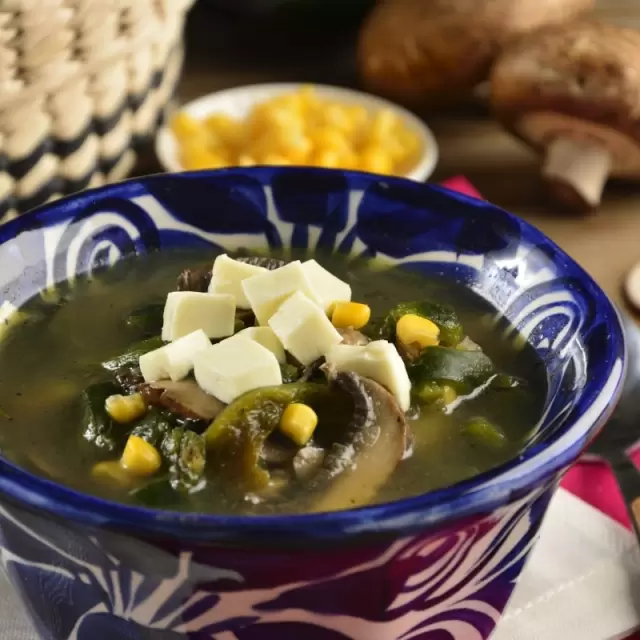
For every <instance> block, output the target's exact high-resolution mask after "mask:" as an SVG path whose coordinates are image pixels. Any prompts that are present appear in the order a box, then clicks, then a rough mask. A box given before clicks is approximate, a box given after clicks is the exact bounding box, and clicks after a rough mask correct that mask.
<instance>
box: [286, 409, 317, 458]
mask: <svg viewBox="0 0 640 640" xmlns="http://www.w3.org/2000/svg"><path fill="white" fill-rule="evenodd" d="M317 425H318V415H317V414H316V412H315V411H314V410H313V409H312V408H311V407H310V406H308V405H306V404H301V403H296V402H294V403H292V404H290V405H289V406H288V407H287V408H286V409H285V410H284V412H283V414H282V417H281V418H280V431H282V433H284V434H285V435H286V436H288V437H289V438H291V440H293V441H294V442H295V443H296V444H297V445H298V446H300V447H303V446H304V445H305V444H307V442H309V440H311V436H312V435H313V432H314V431H315V428H316V426H317Z"/></svg>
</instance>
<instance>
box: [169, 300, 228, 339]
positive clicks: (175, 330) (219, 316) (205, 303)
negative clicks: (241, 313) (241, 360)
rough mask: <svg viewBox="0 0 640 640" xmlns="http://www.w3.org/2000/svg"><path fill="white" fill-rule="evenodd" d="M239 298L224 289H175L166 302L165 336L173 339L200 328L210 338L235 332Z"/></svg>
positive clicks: (224, 336) (223, 336)
mask: <svg viewBox="0 0 640 640" xmlns="http://www.w3.org/2000/svg"><path fill="white" fill-rule="evenodd" d="M235 318H236V302H235V298H234V297H233V296H232V295H229V294H223V293H216V294H211V293H200V292H196V291H172V292H171V293H170V294H169V295H168V296H167V302H166V304H165V306H164V318H163V324H162V339H163V340H165V341H166V342H172V341H173V340H177V339H178V338H182V337H183V336H186V335H188V334H190V333H193V332H194V331H197V330H198V329H202V331H204V332H205V334H206V335H207V336H208V337H209V338H226V337H227V336H230V335H233V328H234V325H235Z"/></svg>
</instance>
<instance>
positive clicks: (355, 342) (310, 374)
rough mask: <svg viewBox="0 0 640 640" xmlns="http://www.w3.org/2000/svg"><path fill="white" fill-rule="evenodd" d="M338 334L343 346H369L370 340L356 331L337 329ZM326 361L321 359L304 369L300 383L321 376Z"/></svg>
mask: <svg viewBox="0 0 640 640" xmlns="http://www.w3.org/2000/svg"><path fill="white" fill-rule="evenodd" d="M338 333H339V334H340V335H341V336H342V341H343V342H344V344H348V345H351V346H354V347H362V346H364V345H366V344H369V343H370V342H371V340H370V339H369V338H367V336H365V335H364V333H361V332H360V331H357V330H356V329H338ZM325 362H326V360H325V358H324V356H323V357H321V358H318V359H317V360H314V361H313V362H312V363H311V364H309V365H307V366H306V367H304V369H303V371H302V375H301V376H300V380H301V381H302V382H308V381H310V380H314V379H316V378H318V377H320V376H322V367H323V366H324V364H325Z"/></svg>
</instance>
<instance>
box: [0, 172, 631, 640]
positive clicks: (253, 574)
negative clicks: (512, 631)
mask: <svg viewBox="0 0 640 640" xmlns="http://www.w3.org/2000/svg"><path fill="white" fill-rule="evenodd" d="M175 247H181V248H185V247H211V248H213V249H225V250H235V249H238V248H246V249H265V248H269V247H270V248H284V249H287V248H289V247H296V248H307V249H308V250H309V251H310V252H314V251H316V250H320V249H322V250H330V251H337V252H341V253H346V254H349V255H351V256H354V257H358V256H370V257H377V258H378V259H380V260H382V261H386V262H388V263H389V264H390V265H393V266H395V267H397V268H403V269H413V270H417V271H419V272H421V273H424V274H428V275H431V276H437V277H449V278H453V279H454V280H456V281H458V282H461V283H463V284H465V285H466V286H468V287H470V288H471V289H473V290H474V291H476V292H477V293H479V294H480V295H481V296H483V297H484V298H485V299H487V300H488V301H489V302H491V303H492V304H493V306H494V307H495V308H496V309H497V313H496V317H495V323H496V326H497V328H498V329H499V330H501V331H504V334H505V337H506V338H507V339H517V334H516V332H514V327H515V328H516V329H517V330H518V331H519V332H520V333H521V334H522V335H524V336H525V337H526V338H527V339H528V341H529V342H530V343H531V344H532V345H533V347H534V348H535V349H536V350H537V352H538V354H539V355H540V357H541V359H542V360H543V362H544V363H545V367H546V370H547V376H548V381H549V393H548V397H547V399H546V406H545V412H544V415H543V417H542V419H541V421H540V423H539V425H538V428H537V430H536V431H535V433H533V434H532V441H531V445H530V446H529V447H528V448H527V449H526V450H525V451H524V452H523V453H522V455H521V456H520V458H519V459H518V460H517V461H513V462H511V463H508V464H507V465H504V466H503V467H502V468H501V469H500V470H494V471H491V472H488V473H486V474H483V475H482V476H480V477H478V478H475V479H473V480H471V481H468V482H465V483H461V484H460V485H457V486H455V487H450V488H447V489H443V490H441V491H438V492H433V493H431V494H428V495H425V496H419V497H416V498H411V499H408V500H404V501H400V502H397V503H393V504H390V505H382V506H374V507H369V508H366V509H362V510H357V511H353V512H341V513H335V514H328V515H327V514H319V515H318V516H311V517H310V518H309V519H300V518H287V517H282V518H273V519H271V520H270V521H269V522H270V523H269V524H263V523H256V522H255V520H251V519H243V518H236V519H233V518H230V519H216V518H215V517H214V516H199V515H198V516H192V517H190V518H189V519H188V524H185V520H184V517H183V515H180V514H170V513H164V514H163V515H162V517H161V518H160V517H157V516H156V515H154V514H153V513H151V512H146V511H144V510H140V509H131V508H127V507H124V506H122V505H115V504H112V503H106V502H104V501H101V500H98V499H96V498H91V497H87V496H82V495H80V494H77V493H75V492H73V491H72V490H70V489H67V488H64V487H55V486H51V485H49V484H47V483H46V482H44V481H42V480H40V479H38V478H35V477H34V476H31V475H30V474H29V473H27V472H25V471H22V470H19V469H17V468H15V467H13V466H12V465H10V464H8V463H7V462H6V461H4V460H2V459H1V458H0V555H1V558H2V561H3V564H4V566H5V567H6V569H7V570H8V572H9V575H10V576H11V578H12V580H13V582H14V583H15V584H16V586H17V588H18V589H19V591H20V593H21V595H22V598H23V599H24V600H25V602H26V604H27V606H28V609H29V611H30V614H31V616H32V618H33V620H34V623H35V624H36V626H37V629H38V632H39V634H40V636H41V637H42V638H46V639H50V640H102V639H103V638H104V639H105V640H106V639H107V638H109V639H110V638H115V637H118V638H132V639H133V638H135V639H148V640H155V639H158V640H173V639H174V638H176V639H177V638H194V639H197V640H200V639H201V638H202V639H203V640H204V638H207V639H211V638H215V640H264V639H271V638H273V639H278V640H282V639H283V640H287V639H288V638H292V639H293V638H295V639H297V638H300V637H304V638H305V639H306V640H315V639H317V640H336V639H344V638H349V639H352V640H353V639H355V640H376V639H377V638H385V639H386V638H398V639H402V640H405V639H406V640H409V639H413V638H420V639H425V640H444V639H447V640H486V638H488V637H489V635H490V633H491V631H492V630H493V628H494V627H495V624H496V623H497V621H498V619H499V616H500V614H501V611H502V610H503V608H504V606H505V603H506V601H507V599H508V597H509V595H510V593H511V591H512V590H513V586H514V583H515V580H516V578H517V576H518V574H519V573H520V571H521V568H522V565H523V562H524V560H525V558H526V557H527V555H528V553H529V551H530V549H531V547H532V545H533V544H534V542H535V539H536V536H537V532H538V528H539V525H540V522H541V519H542V516H543V514H544V512H545V509H546V507H547V504H548V501H549V499H550V497H551V495H552V493H553V490H554V488H555V484H556V483H557V481H558V479H559V477H560V476H561V474H562V473H563V471H564V470H565V469H566V467H567V466H568V465H569V464H571V462H572V461H573V460H575V458H576V457H577V455H578V454H579V453H580V451H581V450H582V448H583V447H584V446H585V443H586V442H587V440H588V439H589V438H590V437H591V436H592V435H593V433H594V431H595V430H597V429H598V428H599V427H600V426H601V425H602V424H603V422H604V420H605V419H606V417H607V415H608V413H609V412H610V411H611V407H612V405H613V404H614V400H615V397H616V395H617V394H618V392H619V389H620V386H621V380H622V374H623V368H624V367H623V359H624V347H623V343H622V332H621V328H620V324H619V320H618V318H617V315H616V312H615V310H614V309H613V307H612V305H611V304H610V302H609V301H608V300H607V298H606V297H605V296H604V294H603V293H602V292H601V291H600V290H599V289H598V287H597V286H596V285H595V283H594V282H593V281H592V280H591V279H590V278H589V277H588V276H587V275H586V274H585V273H584V272H583V271H582V270H581V269H580V267H579V266H578V265H576V264H575V263H573V262H572V261H571V260H570V259H569V258H568V257H567V256H565V255H564V254H563V253H562V252H561V251H560V250H559V249H558V248H557V247H555V245H553V243H551V242H550V241H549V240H548V239H547V238H545V237H544V236H543V235H542V234H541V233H540V232H538V231H536V230H535V229H533V228H531V227H530V226H528V225H527V224H526V223H524V222H523V221H521V220H519V219H518V218H515V217H514V216H511V215H510V214H508V213H506V212H504V211H501V210H499V209H497V208H496V207H493V206H491V205H489V204H488V203H484V202H479V201H476V200H473V199H470V198H467V197H465V196H462V195H459V194H454V193H451V192H448V191H447V190H445V189H441V188H437V187H429V186H425V185H421V184H417V183H411V182H407V181H402V180H394V179H390V178H389V179H386V178H385V179H380V178H377V177H375V176H370V175H365V174H358V173H352V172H340V171H326V170H319V169H290V168H273V169H271V168H257V169H248V170H222V171H216V172H202V173H193V174H182V175H173V176H156V177H151V178H146V179H143V180H137V181H129V182H125V183H122V184H119V185H114V186H110V187H106V188H103V189H98V190H95V191H89V192H85V193H82V194H79V195H77V196H74V197H73V198H70V199H68V200H62V201H58V202H56V203H54V204H52V205H48V206H46V207H44V208H41V209H39V210H36V211H35V212H33V213H31V214H29V215H26V216H23V217H21V218H18V219H16V220H14V221H12V222H10V223H8V224H6V225H3V226H0V264H2V269H0V320H7V319H8V318H9V317H10V314H11V313H12V312H13V310H15V308H17V307H19V306H20V305H21V304H22V303H23V302H24V301H26V300H27V299H28V298H30V297H31V296H33V295H35V294H37V293H38V292H40V291H41V290H43V289H45V288H48V287H54V286H55V285H56V284H57V283H60V282H62V281H65V280H67V279H70V278H73V277H75V276H76V275H78V274H83V273H89V274H91V273H92V272H93V271H94V270H95V269H97V268H101V267H104V266H105V265H112V264H114V263H115V262H117V261H118V260H120V259H121V258H123V257H125V256H130V255H134V254H144V253H147V252H149V251H155V250H157V249H163V250H164V249H171V248H175ZM21 505H23V506H21ZM115 531H121V532H122V533H118V534H116V533H115ZM380 534H383V535H382V538H381V537H380ZM265 536H266V537H267V538H269V539H268V540H267V542H274V541H276V540H277V542H278V544H279V545H280V546H279V550H273V551H270V552H264V551H259V550H258V549H259V547H260V544H261V543H262V542H264V538H265ZM372 536H373V537H372ZM381 539H382V540H385V542H381ZM345 540H347V541H348V542H355V543H354V544H344V541H345ZM327 541H330V542H331V544H329V545H326V544H321V543H326V542H327ZM258 542H259V543H260V544H257V543H258ZM300 544H302V545H303V546H304V548H305V549H306V550H305V551H304V555H301V554H302V552H301V551H299V550H298V549H296V548H295V547H296V546H299V545H300Z"/></svg>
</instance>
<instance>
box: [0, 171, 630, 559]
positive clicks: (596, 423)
mask: <svg viewBox="0 0 640 640" xmlns="http://www.w3.org/2000/svg"><path fill="white" fill-rule="evenodd" d="M264 171H265V169H264V168H260V167H250V168H229V169H220V170H205V171H197V172H185V173H181V174H178V175H180V176H182V177H187V178H190V179H195V180H197V179H199V178H201V177H207V176H210V175H216V176H219V175H223V174H231V175H234V174H236V175H237V174H240V175H242V174H245V175H246V174H256V175H257V176H264V173H263V172H264ZM269 171H270V172H271V173H273V172H274V169H269ZM275 171H276V172H277V173H290V172H295V173H301V172H313V173H331V174H336V173H337V174H341V175H346V176H352V177H353V178H355V179H359V180H360V181H361V180H362V179H363V178H364V179H365V180H380V179H383V180H384V182H385V183H394V184H397V185H399V186H402V185H404V186H405V187H406V188H410V189H413V190H415V189H419V190H423V191H425V193H428V192H429V191H433V192H436V193H439V194H440V195H445V196H446V197H448V198H452V199H454V200H457V201H458V202H461V203H463V204H464V203H467V204H474V206H478V200H477V199H475V198H471V197H469V196H465V195H462V194H459V193H457V192H454V191H451V190H449V189H447V188H445V187H439V186H433V185H428V184H420V183H417V182H412V181H410V180H407V179H404V178H388V177H387V176H376V175H373V174H366V173H362V172H353V171H345V170H335V169H323V168H300V167H278V168H277V169H275ZM175 175H176V174H171V175H169V176H167V174H158V175H154V176H147V177H143V178H136V179H132V180H127V181H123V182H119V183H116V184H111V185H106V186H102V187H98V188H95V189H91V190H87V191H83V192H80V193H78V194H75V195H72V196H68V197H66V198H63V199H60V200H57V201H55V202H53V203H49V204H46V205H43V206H42V207H39V208H38V209H35V210H33V211H32V212H30V213H28V214H24V215H22V216H20V217H19V218H16V219H14V220H11V221H9V222H8V223H6V224H5V225H2V227H0V244H4V243H5V242H7V241H10V240H11V239H13V238H15V237H17V236H18V235H20V234H21V233H22V232H28V231H29V230H30V229H31V228H33V222H32V219H34V217H35V215H36V214H37V216H38V219H39V223H40V224H41V226H45V227H46V226H49V225H56V224H58V223H60V222H64V221H65V220H66V218H67V217H68V215H71V214H73V213H77V211H78V209H80V208H82V207H83V206H85V205H88V204H91V205H95V204H96V203H97V202H99V201H100V200H101V199H103V198H107V197H114V196H116V197H123V198H127V197H129V196H132V195H139V193H140V190H141V189H144V187H145V185H146V184H147V183H149V182H155V181H162V180H163V179H165V178H166V177H175ZM270 175H271V174H270ZM482 204H483V207H485V206H486V209H487V211H498V212H500V213H501V215H504V214H505V213H506V214H507V215H508V216H510V217H511V218H513V219H514V221H516V222H517V224H519V225H520V226H521V227H522V228H524V229H526V231H527V234H528V235H529V237H530V238H533V239H535V242H536V245H542V246H543V247H544V249H545V250H546V251H547V252H549V251H550V252H551V254H552V255H554V257H557V258H559V259H560V262H561V270H564V269H566V267H567V266H568V265H569V266H570V267H571V268H572V269H574V270H575V271H576V272H577V273H578V274H579V276H580V278H581V279H582V280H583V281H584V282H585V283H586V284H587V285H589V289H590V290H591V292H592V293H591V295H592V297H593V301H594V302H596V303H597V304H599V305H600V309H601V311H602V310H603V311H605V312H606V316H607V323H608V325H609V329H610V330H611V333H610V335H609V340H608V353H607V355H608V356H612V357H613V359H615V365H613V366H612V368H611V371H609V372H608V378H607V379H606V380H603V385H602V387H601V388H600V391H599V393H598V394H597V397H595V398H594V399H592V400H591V402H590V404H589V405H588V406H587V407H585V409H584V411H583V412H582V413H581V414H579V415H578V416H575V417H573V416H571V421H570V420H569V419H565V421H564V422H563V424H565V425H567V426H566V430H565V432H564V433H561V434H560V435H558V434H555V435H554V437H552V438H550V440H549V441H548V442H544V443H542V444H541V445H536V446H533V447H529V448H528V449H527V450H525V451H524V452H523V453H522V454H520V455H519V456H517V457H516V458H513V459H511V460H509V461H507V462H506V463H504V464H502V465H500V466H498V467H495V468H493V469H491V470H489V471H486V472H484V473H482V474H479V475H477V476H474V477H472V478H470V479H468V480H465V481H462V482H459V483H456V484H454V485H451V486H448V487H444V488H442V489H439V490H436V491H431V492H428V493H424V494H420V495H418V496H413V497H409V498H404V499H402V500H397V501H394V502H390V503H383V504H376V505H368V506H363V507H359V508H357V509H349V510H344V511H335V512H329V513H312V514H291V515H270V516H226V515H214V514H201V513H186V512H176V511H168V510H154V509H149V508H144V507H137V506H131V505H127V504H123V503H118V502H114V501H110V500H106V499H103V498H99V497H96V496H92V495H90V494H84V493H81V492H79V491H76V490H75V489H72V488H71V487H68V486H65V485H62V484H58V483H56V482H54V481H52V480H48V479H46V478H44V477H40V476H37V475H35V474H33V473H31V472H29V471H27V470H26V469H22V468H20V467H19V466H17V465H16V464H14V463H12V462H10V461H9V460H7V459H5V458H3V457H1V456H0V494H4V496H7V497H8V498H9V499H10V501H12V502H14V503H16V502H17V503H18V504H21V505H23V506H28V507H30V508H32V509H36V510H44V511H46V512H47V513H48V514H49V515H53V516H54V517H56V516H57V517H58V518H62V519H63V520H72V521H75V522H79V523H82V524H84V525H89V526H92V527H96V528H109V529H112V530H121V531H125V532H128V533H130V534H133V535H141V534H145V535H147V536H150V537H157V536H162V537H166V538H169V539H173V540H176V539H177V540H182V541H189V540H191V541H200V542H207V543H220V544H234V545H237V544H240V545H242V544H245V545H246V544H250V545H251V546H252V547H255V548H259V547H264V546H267V547H268V546H273V545H276V546H287V547H290V546H292V545H296V546H300V545H302V546H310V545H311V544H314V545H315V544H317V543H332V542H333V543H335V542H337V541H339V542H341V543H344V544H348V543H349V542H353V540H354V539H360V538H362V537H371V536H379V535H382V536H389V537H398V536H405V535H408V534H411V533H415V532H418V531H423V532H424V531H425V530H429V529H430V528H431V527H432V526H434V525H438V526H443V525H445V524H447V523H450V522H451V521H454V520H455V521H459V520H462V519H464V518H467V517H471V516H476V515H479V514H486V513H488V512H491V511H493V510H495V509H497V508H499V507H502V506H505V505H506V504H508V503H510V502H512V501H513V500H515V499H517V498H518V497H521V496H523V495H526V494H528V493H530V492H531V491H537V490H539V491H542V490H544V489H546V488H549V487H551V486H554V485H555V484H556V483H557V480H558V476H559V474H560V473H562V471H564V470H565V469H566V468H567V467H568V466H569V465H570V464H572V463H573V462H574V461H575V460H576V459H577V458H578V456H579V455H580V453H581V452H582V451H583V450H584V448H585V447H586V446H587V444H588V442H589V440H590V439H591V438H592V437H593V436H594V435H595V434H596V433H597V431H598V430H599V429H600V428H601V427H602V426H603V425H604V423H605V422H606V420H607V419H608V417H609V416H610V415H611V413H612V412H613V409H614V408H615V405H616V403H617V400H618V398H619V396H620V394H621V391H622V384H623V381H624V374H625V370H626V359H627V358H626V343H625V335H624V328H623V324H622V321H621V318H620V314H619V312H618V310H617V309H616V307H615V305H614V304H613V303H612V302H611V300H610V299H609V298H608V296H607V295H606V294H605V293H604V291H603V290H602V289H601V287H600V286H599V285H598V284H597V283H596V282H595V281H594V280H593V278H592V277H591V276H590V275H589V274H588V273H587V272H586V271H584V269H583V268H582V267H581V266H580V265H578V264H577V263H576V262H575V260H573V259H572V258H570V257H569V256H568V255H567V254H566V253H565V252H564V251H563V250H562V249H561V248H560V247H559V246H558V245H557V244H556V243H554V242H553V241H552V240H551V239H550V238H548V237H547V236H546V235H545V234H543V233H542V232H541V231H540V230H539V229H537V228H536V227H534V226H533V225H531V224H530V223H528V222H527V221H525V220H522V219H520V218H518V217H517V216H515V215H514V214H511V213H509V212H505V211H504V210H502V209H500V208H499V207H496V206H494V205H490V204H489V203H486V205H485V203H482ZM567 422H570V423H569V424H567Z"/></svg>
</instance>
